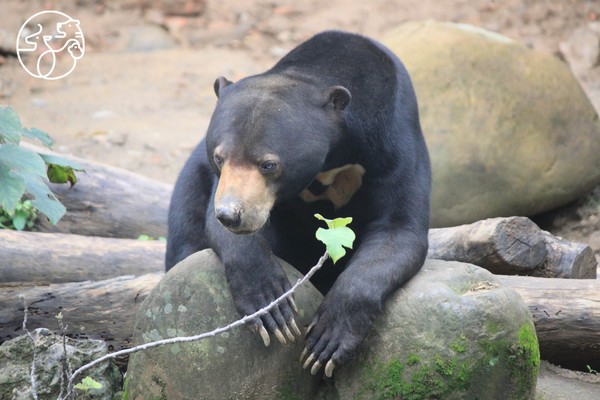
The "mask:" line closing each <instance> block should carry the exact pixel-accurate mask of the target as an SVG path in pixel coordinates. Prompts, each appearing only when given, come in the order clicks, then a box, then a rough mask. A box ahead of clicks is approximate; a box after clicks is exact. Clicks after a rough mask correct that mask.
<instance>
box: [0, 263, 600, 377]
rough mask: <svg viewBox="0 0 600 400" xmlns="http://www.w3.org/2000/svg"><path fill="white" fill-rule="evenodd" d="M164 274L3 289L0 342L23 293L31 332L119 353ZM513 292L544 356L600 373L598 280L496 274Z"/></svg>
mask: <svg viewBox="0 0 600 400" xmlns="http://www.w3.org/2000/svg"><path fill="white" fill-rule="evenodd" d="M161 277H162V273H153V274H145V275H142V276H140V277H133V276H124V277H119V278H114V279H110V280H104V281H98V282H80V283H65V284H51V285H44V286H19V287H3V288H1V289H0V343H2V342H3V341H5V340H8V339H10V338H13V337H15V336H17V335H19V334H21V333H23V332H22V323H23V305H22V302H21V300H20V299H19V297H18V296H19V294H23V295H24V297H25V299H26V301H27V303H28V304H29V305H30V306H29V308H30V313H31V315H30V317H29V319H28V328H29V329H34V328H38V327H46V328H49V329H53V330H58V328H57V322H56V321H55V317H54V316H55V315H57V314H58V313H59V312H60V311H62V313H63V316H64V320H65V323H67V324H68V325H69V328H68V330H67V333H68V334H69V335H70V336H73V337H90V338H99V339H103V340H106V341H107V342H108V343H109V346H111V348H113V349H115V350H119V349H122V348H126V347H128V346H130V345H131V333H132V331H133V324H134V322H135V315H136V312H137V310H138V307H139V304H140V303H141V301H142V300H143V299H144V298H145V297H146V296H147V294H148V293H149V291H150V290H152V288H153V287H154V286H156V284H158V282H159V280H160V279H161ZM496 278H497V280H498V282H499V283H500V284H502V285H504V286H506V287H511V288H513V289H515V290H516V291H517V292H518V293H519V294H520V295H521V297H522V298H523V300H524V302H525V303H526V304H527V305H528V306H529V309H530V310H531V312H532V314H533V318H534V323H535V327H536V331H537V334H538V340H539V343H540V350H541V354H542V358H543V359H544V360H548V361H550V362H552V363H554V364H557V365H561V366H563V367H566V368H573V369H579V370H586V366H587V365H589V366H590V367H591V368H594V369H596V370H600V365H599V364H600V281H598V280H580V279H546V278H533V277H518V276H497V277H496Z"/></svg>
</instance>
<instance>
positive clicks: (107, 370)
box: [0, 328, 122, 400]
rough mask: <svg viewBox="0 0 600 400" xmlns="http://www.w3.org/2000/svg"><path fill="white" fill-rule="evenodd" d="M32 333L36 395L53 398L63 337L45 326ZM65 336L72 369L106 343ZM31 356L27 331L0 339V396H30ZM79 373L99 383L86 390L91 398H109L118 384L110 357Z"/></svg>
mask: <svg viewBox="0 0 600 400" xmlns="http://www.w3.org/2000/svg"><path fill="white" fill-rule="evenodd" d="M32 336H33V338H34V340H35V347H36V363H35V365H36V374H35V377H36V392H37V395H38V399H40V400H45V399H48V400H50V399H51V400H54V399H56V398H57V397H58V394H59V393H60V390H61V384H60V380H61V371H63V367H62V366H63V357H64V351H63V339H62V337H61V336H59V335H55V334H53V333H52V332H50V331H49V330H48V329H45V328H38V329H36V330H34V331H33V332H32ZM66 340H67V354H68V359H69V362H70V364H71V369H72V371H75V370H76V369H77V368H79V367H81V366H82V365H84V364H87V363H89V362H91V361H92V360H94V359H96V358H99V357H102V356H104V355H105V354H107V347H106V343H104V342H103V341H101V340H78V339H71V338H66ZM32 360H33V347H32V343H31V340H30V338H29V337H28V336H27V335H21V336H19V337H16V338H14V339H11V340H9V341H6V342H4V343H2V345H1V346H0V399H6V400H30V399H32V398H33V397H32V391H31V380H30V372H31V363H32ZM83 376H89V377H91V378H93V379H94V380H95V381H96V382H98V383H100V384H102V388H101V389H93V390H90V392H89V395H90V396H91V397H90V398H93V399H102V400H111V399H112V398H113V396H114V394H115V393H117V392H118V391H119V390H120V388H121V383H122V380H121V374H120V373H119V371H118V369H117V368H116V367H115V366H114V364H113V363H112V362H110V361H108V362H105V363H102V364H100V365H98V366H96V367H94V368H92V369H90V370H88V371H86V372H84V373H83ZM65 385H66V383H65ZM65 393H66V392H65ZM63 394H64V393H63Z"/></svg>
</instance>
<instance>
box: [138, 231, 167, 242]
mask: <svg viewBox="0 0 600 400" xmlns="http://www.w3.org/2000/svg"><path fill="white" fill-rule="evenodd" d="M137 240H141V241H143V242H145V241H148V240H158V241H159V242H166V241H167V238H166V237H164V236H159V237H154V236H150V235H146V234H145V233H143V234H141V235H140V236H138V238H137Z"/></svg>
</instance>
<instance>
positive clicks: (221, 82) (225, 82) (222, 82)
mask: <svg viewBox="0 0 600 400" xmlns="http://www.w3.org/2000/svg"><path fill="white" fill-rule="evenodd" d="M232 83H233V82H231V81H230V80H229V79H227V78H225V77H224V76H220V77H218V78H217V80H216V81H215V84H214V86H213V87H214V89H215V94H216V95H217V97H219V92H220V91H221V89H223V88H224V87H227V86H229V85H231V84H232Z"/></svg>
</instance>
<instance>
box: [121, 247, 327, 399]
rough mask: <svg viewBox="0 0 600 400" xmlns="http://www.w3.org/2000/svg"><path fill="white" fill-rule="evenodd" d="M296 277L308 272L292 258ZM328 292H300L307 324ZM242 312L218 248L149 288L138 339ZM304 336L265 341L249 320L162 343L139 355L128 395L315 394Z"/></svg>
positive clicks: (186, 332)
mask: <svg viewBox="0 0 600 400" xmlns="http://www.w3.org/2000/svg"><path fill="white" fill-rule="evenodd" d="M284 267H285V271H286V273H287V274H288V277H289V279H290V282H295V281H296V280H297V279H299V278H300V277H301V276H300V274H299V273H298V272H297V271H296V270H295V269H293V268H292V267H290V266H289V265H285V264H284ZM322 299H323V297H322V296H321V294H320V293H319V292H318V291H317V290H316V289H315V288H313V287H312V286H310V285H304V286H303V287H301V288H300V289H299V291H298V292H296V296H295V301H296V304H297V306H298V309H299V315H298V317H297V318H296V321H297V323H298V326H299V327H300V329H302V330H305V328H306V326H307V325H308V324H309V323H310V319H311V318H312V316H313V314H314V313H315V311H316V309H317V307H318V305H319V304H320V303H321V301H322ZM237 319H239V316H238V314H237V311H236V309H235V306H234V304H233V300H232V298H231V294H230V292H229V286H228V285H227V281H226V279H225V271H224V268H223V265H222V264H221V262H220V260H219V259H218V257H217V256H216V255H215V254H214V253H213V252H212V250H204V251H201V252H199V253H196V254H193V255H191V256H190V257H188V258H186V259H185V260H183V261H182V262H180V263H179V264H178V265H176V266H175V267H174V268H173V269H172V270H170V271H169V273H168V274H166V275H165V277H164V278H163V280H162V281H161V283H159V285H158V286H157V287H156V288H155V289H154V290H153V291H152V292H151V293H150V294H149V295H148V297H147V298H146V300H145V301H144V303H143V304H142V306H141V308H140V311H139V312H138V316H137V320H136V326H135V329H134V343H135V344H141V343H144V342H150V341H155V340H160V339H165V338H169V337H175V336H193V335H197V334H201V333H204V332H209V331H212V330H214V329H216V328H219V327H222V326H225V325H228V324H230V323H231V322H233V321H236V320H237ZM303 348H304V343H303V342H299V341H297V342H296V343H291V344H288V345H287V346H282V345H281V344H280V343H279V342H278V341H277V340H276V339H275V338H273V337H272V338H271V345H270V346H269V347H267V348H265V346H264V345H263V341H262V340H261V338H260V336H259V335H258V334H254V333H252V332H251V331H250V330H249V329H247V328H245V327H239V328H235V329H233V330H231V331H229V332H226V333H223V334H220V335H218V336H215V337H212V338H208V339H204V340H201V341H196V342H191V343H181V344H174V345H169V346H162V347H158V348H155V349H150V350H146V351H142V352H138V353H134V354H132V355H131V357H130V359H129V365H128V371H127V381H126V388H125V391H126V394H127V395H128V396H129V397H128V398H129V399H131V400H134V399H150V398H167V399H170V400H177V399H279V398H282V397H283V398H285V394H286V393H295V394H296V395H297V396H298V398H302V399H309V398H313V397H314V394H315V392H316V388H317V384H318V382H319V381H318V379H316V378H314V377H313V376H311V375H310V374H308V373H306V371H302V369H301V365H300V362H299V361H298V360H299V359H300V353H301V352H302V349H303Z"/></svg>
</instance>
